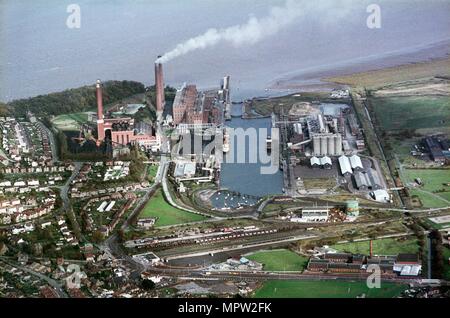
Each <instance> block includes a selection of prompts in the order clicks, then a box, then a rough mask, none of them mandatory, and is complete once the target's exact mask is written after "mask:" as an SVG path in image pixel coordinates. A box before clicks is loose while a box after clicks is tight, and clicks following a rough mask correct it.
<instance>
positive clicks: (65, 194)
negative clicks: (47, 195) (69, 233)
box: [59, 162, 83, 241]
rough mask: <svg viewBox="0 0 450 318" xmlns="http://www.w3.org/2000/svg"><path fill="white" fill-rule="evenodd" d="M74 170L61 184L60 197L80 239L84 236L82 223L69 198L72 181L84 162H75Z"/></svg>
mask: <svg viewBox="0 0 450 318" xmlns="http://www.w3.org/2000/svg"><path fill="white" fill-rule="evenodd" d="M74 166H75V168H74V170H73V171H72V175H71V176H70V177H69V179H67V181H66V183H64V185H63V186H61V187H60V188H59V189H60V194H59V195H60V197H61V200H62V201H63V211H64V212H65V213H66V215H67V217H68V218H69V220H70V222H71V225H72V229H73V230H74V233H75V234H76V236H77V239H78V240H79V241H80V240H81V239H82V238H83V236H82V234H81V228H80V225H79V224H78V221H77V218H76V216H75V213H74V212H73V208H72V206H71V204H70V200H69V189H70V184H71V183H72V181H73V180H74V179H75V178H76V177H77V176H78V174H79V173H80V170H81V167H82V166H83V162H74Z"/></svg>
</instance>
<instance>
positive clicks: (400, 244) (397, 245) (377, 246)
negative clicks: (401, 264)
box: [331, 238, 419, 255]
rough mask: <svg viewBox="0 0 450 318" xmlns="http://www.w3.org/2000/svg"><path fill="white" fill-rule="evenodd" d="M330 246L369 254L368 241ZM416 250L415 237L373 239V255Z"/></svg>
mask: <svg viewBox="0 0 450 318" xmlns="http://www.w3.org/2000/svg"><path fill="white" fill-rule="evenodd" d="M331 247H332V248H334V249H336V250H338V251H340V252H348V253H353V254H364V255H369V254H370V241H362V242H350V243H342V244H335V245H332V246H331ZM418 251H419V244H418V242H417V240H416V239H411V238H408V239H404V238H401V239H395V238H386V239H381V240H374V241H373V253H374V254H375V255H396V254H399V253H417V252H418Z"/></svg>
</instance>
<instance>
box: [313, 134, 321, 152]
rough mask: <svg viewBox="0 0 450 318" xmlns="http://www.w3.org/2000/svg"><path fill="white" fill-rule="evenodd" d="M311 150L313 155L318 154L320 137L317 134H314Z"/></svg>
mask: <svg viewBox="0 0 450 318" xmlns="http://www.w3.org/2000/svg"><path fill="white" fill-rule="evenodd" d="M313 148H314V149H313V151H314V155H316V156H318V155H320V137H319V136H314V137H313Z"/></svg>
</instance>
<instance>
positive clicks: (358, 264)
mask: <svg viewBox="0 0 450 318" xmlns="http://www.w3.org/2000/svg"><path fill="white" fill-rule="evenodd" d="M369 265H378V266H379V268H380V270H381V274H385V275H395V274H397V275H399V276H412V277H417V276H419V274H420V272H421V270H422V265H421V262H420V260H419V257H418V255H417V254H398V255H397V256H373V255H372V254H371V255H370V256H365V255H361V254H350V253H326V254H325V255H323V258H310V260H309V262H308V267H307V269H308V271H311V272H330V273H359V272H361V273H362V272H366V269H367V266H369Z"/></svg>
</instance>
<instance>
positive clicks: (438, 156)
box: [423, 136, 450, 163]
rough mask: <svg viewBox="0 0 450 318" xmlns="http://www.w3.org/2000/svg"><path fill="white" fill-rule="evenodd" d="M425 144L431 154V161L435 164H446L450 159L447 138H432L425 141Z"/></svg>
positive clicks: (449, 146) (449, 147)
mask: <svg viewBox="0 0 450 318" xmlns="http://www.w3.org/2000/svg"><path fill="white" fill-rule="evenodd" d="M423 144H424V145H425V148H426V149H427V151H428V152H429V154H430V157H431V160H433V161H435V162H440V163H442V162H445V160H446V158H449V159H450V145H449V142H448V140H447V139H446V138H444V137H442V136H431V137H427V138H424V139H423Z"/></svg>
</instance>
